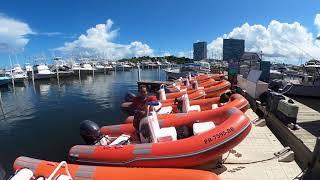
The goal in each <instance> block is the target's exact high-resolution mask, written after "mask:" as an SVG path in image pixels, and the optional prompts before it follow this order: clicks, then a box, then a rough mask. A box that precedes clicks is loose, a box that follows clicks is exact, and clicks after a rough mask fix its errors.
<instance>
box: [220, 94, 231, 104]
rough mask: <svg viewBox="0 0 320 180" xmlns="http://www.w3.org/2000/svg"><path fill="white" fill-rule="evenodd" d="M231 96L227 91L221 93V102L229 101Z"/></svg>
mask: <svg viewBox="0 0 320 180" xmlns="http://www.w3.org/2000/svg"><path fill="white" fill-rule="evenodd" d="M229 98H230V97H229V96H228V95H227V94H226V93H223V94H221V96H220V103H227V102H228V101H229Z"/></svg>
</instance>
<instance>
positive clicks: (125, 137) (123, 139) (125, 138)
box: [109, 134, 130, 146]
mask: <svg viewBox="0 0 320 180" xmlns="http://www.w3.org/2000/svg"><path fill="white" fill-rule="evenodd" d="M129 139H130V136H129V135H126V134H121V136H119V137H118V138H117V139H115V140H114V141H112V143H111V144H109V146H112V145H119V144H120V145H121V144H123V143H124V142H127V141H128V140H129Z"/></svg>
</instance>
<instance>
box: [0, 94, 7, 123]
mask: <svg viewBox="0 0 320 180" xmlns="http://www.w3.org/2000/svg"><path fill="white" fill-rule="evenodd" d="M0 108H1V112H2V115H3V118H6V115H5V114H4V109H3V102H2V96H1V91H0Z"/></svg>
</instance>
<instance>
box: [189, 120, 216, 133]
mask: <svg viewBox="0 0 320 180" xmlns="http://www.w3.org/2000/svg"><path fill="white" fill-rule="evenodd" d="M215 127H216V125H215V124H214V123H213V122H212V121H209V122H203V123H194V124H193V135H199V134H201V133H204V132H207V131H210V130H212V129H214V128H215Z"/></svg>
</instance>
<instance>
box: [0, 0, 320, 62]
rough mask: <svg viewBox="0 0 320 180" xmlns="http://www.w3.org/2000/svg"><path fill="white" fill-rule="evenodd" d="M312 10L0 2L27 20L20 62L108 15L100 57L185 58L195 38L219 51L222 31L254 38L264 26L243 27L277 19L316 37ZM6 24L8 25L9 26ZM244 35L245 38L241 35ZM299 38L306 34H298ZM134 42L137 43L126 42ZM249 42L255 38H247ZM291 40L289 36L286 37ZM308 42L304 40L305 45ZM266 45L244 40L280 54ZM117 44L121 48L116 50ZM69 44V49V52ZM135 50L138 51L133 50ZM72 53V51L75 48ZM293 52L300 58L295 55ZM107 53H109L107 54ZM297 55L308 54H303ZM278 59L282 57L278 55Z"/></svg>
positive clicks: (175, 0) (298, 4) (247, 4)
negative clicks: (167, 56) (295, 23)
mask: <svg viewBox="0 0 320 180" xmlns="http://www.w3.org/2000/svg"><path fill="white" fill-rule="evenodd" d="M317 13H320V3H319V1H316V0H309V1H303V0H281V1H277V0H268V1H256V0H255V1H254V0H244V1H240V0H233V1H231V0H225V1H213V0H197V1H191V0H161V1H160V0H159V1H151V0H134V1H130V0H127V1H121V0H118V1H116V0H115V1H106V0H92V1H89V0H83V1H73V0H68V1H65V0H64V1H63V0H52V1H41V0H28V1H18V0H11V1H2V2H1V4H0V16H2V17H3V18H7V19H10V20H14V21H17V22H21V23H24V24H27V25H28V27H29V28H30V30H31V31H32V32H30V31H29V32H27V33H26V34H25V35H23V36H24V38H26V39H28V42H27V43H26V44H25V45H22V46H21V45H20V46H19V47H20V48H21V47H23V51H22V50H20V51H19V52H18V53H16V54H17V57H18V59H19V62H24V61H25V60H24V59H25V56H27V57H30V56H39V55H40V54H42V53H44V54H45V55H46V56H47V57H49V56H52V54H53V53H52V52H53V51H52V49H55V48H59V47H60V48H61V47H64V43H65V42H73V41H75V40H77V39H78V37H79V36H80V35H81V34H84V35H86V31H87V30H88V29H89V28H92V27H95V26H96V25H97V24H105V23H106V21H107V20H108V19H110V20H111V21H112V23H113V24H112V23H111V24H112V27H111V29H110V31H113V30H115V31H116V32H115V33H116V35H114V37H112V38H111V39H108V40H106V41H105V43H104V44H102V46H103V47H105V48H109V49H110V53H109V51H107V50H106V51H104V50H103V54H104V55H105V54H110V56H115V57H119V58H120V57H122V56H121V55H119V54H121V53H122V51H126V52H125V53H123V54H125V55H124V56H136V55H145V54H146V55H149V54H152V55H163V54H175V55H181V56H182V55H184V56H190V52H189V51H191V48H192V43H193V42H195V41H197V40H201V41H207V42H208V43H209V44H210V43H211V42H212V44H211V46H210V47H208V48H211V49H212V51H211V54H217V53H220V49H219V46H220V45H221V43H220V41H219V39H217V38H219V37H222V36H223V35H224V34H227V37H230V36H231V35H232V36H233V37H236V38H237V37H240V38H241V37H243V36H244V35H243V33H246V34H249V33H251V34H252V35H251V36H257V34H255V33H259V32H262V34H263V31H264V30H261V29H260V30H258V32H256V30H253V31H254V32H255V33H252V31H250V30H249V31H247V30H244V29H245V28H247V29H256V28H255V27H253V25H255V24H259V25H261V26H263V27H265V28H267V27H268V26H269V25H270V22H272V20H276V21H277V22H279V23H281V25H283V24H282V23H289V25H292V24H293V23H294V22H298V23H299V24H300V25H301V26H302V27H303V28H305V30H306V31H307V34H308V33H311V34H312V37H313V38H315V36H316V35H317V34H318V33H319V27H318V28H317V25H315V17H316V15H317ZM0 23H1V21H0ZM245 23H248V25H249V27H242V26H243V25H244V24H245ZM319 24H320V23H319ZM1 26H3V25H1V24H0V37H2V36H5V35H6V34H2V36H1ZM236 27H242V28H241V29H240V31H241V30H243V32H242V33H238V34H237V33H236V32H233V33H231V32H232V31H233V30H234V29H235V28H236ZM8 28H9V29H10V27H8ZM260 28H261V27H260ZM290 28H291V31H290V32H291V33H296V32H294V31H296V30H295V29H294V28H298V31H299V27H290ZM290 28H289V29H290ZM258 29H259V27H258ZM284 29H285V28H284ZM282 30H283V29H282ZM300 30H301V29H300ZM272 32H274V31H272ZM282 33H284V32H282ZM100 34H101V33H100ZM106 34H108V32H107V33H106ZM239 34H240V35H239ZM241 34H242V35H241ZM294 36H296V35H294V34H293V36H291V37H294ZM10 37H11V36H10ZM245 38H250V37H249V36H245ZM261 38H262V39H263V38H265V37H261ZM288 38H289V37H288ZM5 39H6V38H5ZM302 39H306V38H305V37H302ZM286 40H287V39H286ZM286 40H283V41H286ZM135 41H136V42H139V44H131V43H132V42H135ZM251 41H256V40H252V39H251ZM291 41H294V40H292V39H290V42H291ZM308 41H310V40H308ZM312 41H313V40H312ZM85 42H86V41H84V42H77V43H75V44H73V45H72V47H75V46H81V48H82V50H83V48H84V47H83V43H85ZM248 42H250V39H248ZM0 43H1V39H0ZM4 43H6V42H4ZM81 43H82V44H81ZM101 43H103V42H101ZM110 43H112V45H110ZM280 43H281V42H280ZM282 43H284V42H282ZM287 43H288V42H287ZM296 43H297V44H296ZM299 43H300V41H298V42H293V43H291V44H295V46H301V47H303V46H305V44H301V45H300V44H299ZM308 43H309V42H306V44H308ZM130 44H131V45H130ZM266 44H268V43H264V45H261V44H254V42H253V44H248V47H249V48H250V49H249V50H256V51H258V50H260V49H263V50H264V49H265V52H270V53H269V54H270V56H272V55H271V54H279V52H276V51H275V50H270V45H266ZM269 44H270V43H269ZM309 45H310V44H309ZM309 45H307V46H306V48H308V47H309ZM13 46H14V45H13ZM94 46H95V45H92V46H90V47H89V48H88V52H89V53H94V54H99V55H101V52H102V50H101V49H99V47H97V48H95V47H94ZM119 46H121V47H120V48H115V47H119ZM264 46H266V47H264ZM271 46H272V48H271V49H275V48H281V47H282V46H285V44H283V45H279V44H277V45H271ZM291 46H292V45H291ZM310 46H312V48H313V46H316V48H317V47H318V44H317V42H312V45H310ZM70 48H71V47H69V48H68V49H69V50H70ZM86 48H87V47H86ZM65 49H66V48H65ZM65 49H64V50H61V49H60V50H56V51H54V52H55V53H56V54H60V53H61V54H68V53H70V51H67V50H65ZM118 49H120V50H119V52H116V51H118ZM292 49H294V47H292ZM309 49H310V48H309ZM303 50H305V49H303ZM10 51H11V52H13V51H14V50H10ZM137 51H139V52H138V53H137ZM296 51H298V50H296ZM73 53H75V52H74V50H73ZM296 53H297V55H298V56H299V53H298V52H296ZM8 54H11V53H9V50H8V49H7V50H2V51H1V52H0V58H1V59H0V63H1V64H7V63H8V62H9V60H8ZM307 54H309V53H307ZM110 56H108V57H109V58H110ZM212 56H213V55H212ZM301 56H309V55H306V54H305V53H302V55H301ZM314 56H316V54H315V55H314ZM279 57H280V58H284V57H287V56H286V55H282V54H281V53H280V55H279ZM115 59H116V58H115Z"/></svg>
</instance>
